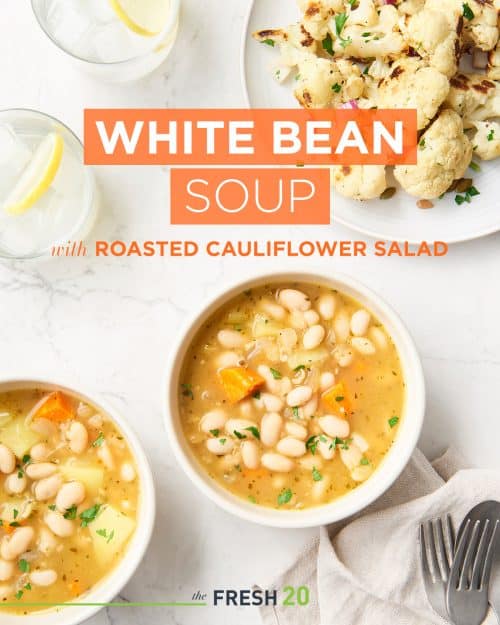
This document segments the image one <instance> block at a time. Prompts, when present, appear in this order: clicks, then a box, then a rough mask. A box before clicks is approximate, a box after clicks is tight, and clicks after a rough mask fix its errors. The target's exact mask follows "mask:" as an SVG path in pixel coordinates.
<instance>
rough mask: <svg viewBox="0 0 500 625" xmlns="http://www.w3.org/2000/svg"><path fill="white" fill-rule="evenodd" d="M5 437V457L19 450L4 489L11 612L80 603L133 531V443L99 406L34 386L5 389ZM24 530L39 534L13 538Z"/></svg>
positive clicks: (1, 588)
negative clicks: (26, 537)
mask: <svg viewBox="0 0 500 625" xmlns="http://www.w3.org/2000/svg"><path fill="white" fill-rule="evenodd" d="M44 398H48V400H47V401H45V403H42V402H41V400H43V399H44ZM37 404H38V405H39V409H38V411H37V412H36V413H35V414H34V415H32V414H31V415H30V412H31V413H32V411H33V408H34V407H35V406H36V405H37ZM27 416H30V418H28V419H27ZM82 426H83V429H82ZM84 432H85V433H86V434H85V433H84ZM0 443H1V444H2V447H1V450H0V451H1V454H2V455H0V460H1V458H2V457H3V455H5V457H6V458H7V455H8V454H7V452H5V449H4V447H3V446H5V447H6V448H8V449H9V450H11V452H13V454H14V455H15V468H14V470H13V471H12V472H9V474H8V475H4V476H3V479H2V483H3V488H2V489H1V491H0V519H1V523H2V526H1V527H0V578H1V580H0V599H1V601H3V602H4V604H5V603H7V604H8V607H6V608H5V609H7V610H12V611H15V612H17V613H27V612H31V611H36V610H40V609H42V608H41V607H39V606H30V605H29V604H31V603H39V604H40V603H42V604H60V603H65V602H68V601H82V599H81V596H82V595H84V594H85V593H87V592H88V591H89V590H91V589H92V588H93V587H94V586H95V585H96V584H98V583H99V581H101V580H102V579H103V577H105V576H106V575H107V574H108V573H109V572H110V571H111V570H112V569H114V567H115V566H116V565H117V563H119V561H120V559H121V558H122V556H123V555H124V552H125V551H126V548H127V545H128V543H129V541H130V538H131V536H132V535H133V532H134V530H135V525H136V521H137V518H136V515H137V506H138V499H139V483H138V478H137V470H136V467H135V463H134V459H133V456H132V453H131V450H130V449H129V447H128V445H127V443H126V441H125V439H124V437H123V435H122V434H121V432H120V431H119V430H118V428H117V426H116V425H115V424H114V423H113V422H111V421H110V420H109V419H108V418H107V417H106V416H105V415H103V414H101V413H99V411H98V410H97V409H96V408H94V407H93V406H90V405H87V404H83V403H80V402H78V401H76V400H75V399H74V398H72V397H69V396H67V395H63V394H62V393H47V392H46V391H42V390H38V389H33V390H19V391H12V392H7V393H2V394H0ZM30 476H32V477H30ZM43 476H46V477H43ZM13 491H19V492H13ZM61 493H62V494H61ZM82 497H83V498H82ZM25 528H32V534H33V535H32V538H31V540H29V541H27V540H25V542H26V543H27V544H25V548H24V549H22V546H21V547H20V548H19V549H18V548H17V546H16V545H15V544H14V545H13V542H12V541H15V538H14V537H15V536H16V533H17V532H19V531H22V532H24V533H25V534H26V529H25ZM29 532H31V530H29ZM18 538H19V537H18ZM28 538H29V537H28ZM21 542H22V540H21ZM20 549H22V552H21V553H19V550H20ZM0 605H1V604H0Z"/></svg>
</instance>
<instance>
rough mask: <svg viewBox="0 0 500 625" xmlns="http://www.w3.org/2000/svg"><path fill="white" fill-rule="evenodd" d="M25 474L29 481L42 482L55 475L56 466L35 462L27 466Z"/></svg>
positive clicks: (50, 463) (49, 463)
mask: <svg viewBox="0 0 500 625" xmlns="http://www.w3.org/2000/svg"><path fill="white" fill-rule="evenodd" d="M25 472H26V475H27V476H28V477H29V478H30V480H42V479H43V478H45V477H50V476H51V475H54V473H57V465H55V464H53V463H52V462H35V463H34V464H28V466H27V467H26V469H25Z"/></svg>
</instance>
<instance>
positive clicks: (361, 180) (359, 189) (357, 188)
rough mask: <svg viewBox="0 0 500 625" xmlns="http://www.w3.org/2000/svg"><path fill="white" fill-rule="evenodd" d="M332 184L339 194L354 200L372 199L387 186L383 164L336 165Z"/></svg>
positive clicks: (333, 170) (333, 169) (378, 195)
mask: <svg viewBox="0 0 500 625" xmlns="http://www.w3.org/2000/svg"><path fill="white" fill-rule="evenodd" d="M332 184H333V187H334V188H335V190H336V191H338V192H339V193H340V194H341V195H343V196H345V197H349V198H353V199H355V200H373V199H375V198H378V197H380V195H381V194H382V193H383V192H384V191H385V190H386V188H387V180H386V177H385V167H384V166H383V165H336V166H335V167H333V168H332Z"/></svg>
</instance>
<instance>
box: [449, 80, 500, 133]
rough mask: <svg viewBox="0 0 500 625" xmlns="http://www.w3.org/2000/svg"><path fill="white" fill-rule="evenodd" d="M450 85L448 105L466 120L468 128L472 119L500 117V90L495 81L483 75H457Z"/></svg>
mask: <svg viewBox="0 0 500 625" xmlns="http://www.w3.org/2000/svg"><path fill="white" fill-rule="evenodd" d="M450 85H451V88H450V92H449V94H448V97H447V98H446V105H447V106H449V107H450V108H452V109H453V110H454V111H456V112H457V113H458V114H459V115H460V116H461V117H462V118H463V119H464V120H465V126H466V127H470V123H469V120H471V119H476V120H477V119H479V120H481V119H487V118H488V117H495V116H496V115H500V90H499V85H498V83H496V82H494V81H493V80H489V79H488V78H487V77H486V76H484V75H483V74H457V75H456V76H454V77H453V78H452V79H451V80H450ZM495 109H496V110H495Z"/></svg>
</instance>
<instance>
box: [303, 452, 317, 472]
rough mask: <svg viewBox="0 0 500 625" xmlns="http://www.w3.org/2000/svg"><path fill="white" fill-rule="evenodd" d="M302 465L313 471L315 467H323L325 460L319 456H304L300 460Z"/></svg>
mask: <svg viewBox="0 0 500 625" xmlns="http://www.w3.org/2000/svg"><path fill="white" fill-rule="evenodd" d="M299 464H300V466H301V467H302V468H303V469H305V470H306V471H312V470H313V469H318V471H319V470H320V469H322V468H323V460H322V459H321V458H320V457H319V456H317V455H316V456H310V455H308V456H304V457H303V458H301V459H300V460H299Z"/></svg>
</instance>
